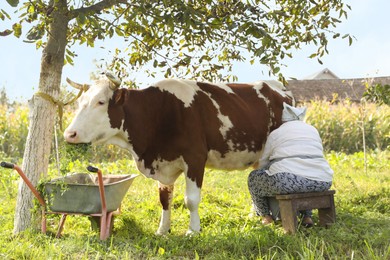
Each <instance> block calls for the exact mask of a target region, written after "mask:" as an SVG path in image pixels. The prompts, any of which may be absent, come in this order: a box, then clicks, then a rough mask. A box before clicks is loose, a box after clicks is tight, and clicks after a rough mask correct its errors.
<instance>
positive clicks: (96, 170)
mask: <svg viewBox="0 0 390 260" xmlns="http://www.w3.org/2000/svg"><path fill="white" fill-rule="evenodd" d="M87 170H88V171H90V172H98V171H99V169H98V168H96V167H93V166H91V165H89V166H88V167H87Z"/></svg>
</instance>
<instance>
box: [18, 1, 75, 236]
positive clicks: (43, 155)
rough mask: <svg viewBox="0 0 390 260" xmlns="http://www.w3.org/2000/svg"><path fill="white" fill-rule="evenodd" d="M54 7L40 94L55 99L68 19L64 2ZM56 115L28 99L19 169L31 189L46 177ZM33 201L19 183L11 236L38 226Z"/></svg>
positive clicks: (49, 104) (36, 100)
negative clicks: (23, 144) (27, 129)
mask: <svg viewBox="0 0 390 260" xmlns="http://www.w3.org/2000/svg"><path fill="white" fill-rule="evenodd" d="M53 7H54V9H53V12H52V13H51V15H50V16H51V19H52V20H51V24H50V27H49V32H48V40H47V44H46V47H45V48H44V50H43V53H42V60H41V72H40V79H39V91H40V92H43V93H46V94H48V95H50V96H52V97H53V98H54V99H55V100H57V99H58V96H59V93H60V83H61V76H62V69H63V65H64V55H65V48H66V44H67V39H66V37H67V29H68V23H69V17H68V16H67V14H68V10H67V2H66V0H58V1H54V6H53ZM55 116H56V106H55V104H53V103H52V102H50V101H48V100H46V99H43V98H42V97H40V96H37V95H35V96H33V98H32V99H31V100H30V116H29V119H30V125H29V132H28V136H27V141H26V147H25V151H24V156H23V165H22V169H23V171H24V173H25V174H26V175H27V177H28V178H29V179H30V180H31V182H32V183H33V185H34V186H36V185H37V184H38V181H39V179H40V178H41V177H42V176H46V175H47V169H48V164H49V156H50V149H51V143H52V136H53V127H54V123H55ZM33 199H34V196H33V194H32V192H31V191H30V190H29V189H28V187H27V185H26V184H25V183H24V182H23V181H22V180H21V181H20V183H19V188H18V196H17V204H16V210H15V219H14V233H19V232H21V231H23V230H25V229H27V228H30V227H33V228H37V227H38V226H37V224H38V223H39V222H36V221H33V219H38V218H35V217H34V216H37V214H39V210H38V211H37V213H36V214H35V213H33V211H32V209H33V206H34V205H33Z"/></svg>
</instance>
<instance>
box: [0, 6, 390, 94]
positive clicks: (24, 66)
mask: <svg viewBox="0 0 390 260" xmlns="http://www.w3.org/2000/svg"><path fill="white" fill-rule="evenodd" d="M344 2H345V3H347V4H349V5H350V6H351V7H352V10H351V11H350V12H349V14H348V19H346V20H345V19H343V22H342V23H341V24H339V26H338V27H337V29H336V30H337V31H338V32H340V33H341V35H343V34H346V33H349V34H351V35H352V36H353V37H355V38H356V39H354V42H353V44H352V45H351V46H349V44H348V40H342V39H336V40H333V39H329V41H330V42H329V45H328V50H329V54H328V55H326V56H325V57H322V58H321V60H322V62H323V64H322V65H321V64H319V63H318V62H317V60H316V59H309V58H308V56H309V55H310V54H311V53H312V52H313V50H315V48H313V47H311V46H307V47H304V48H302V49H301V50H299V51H294V52H293V58H292V59H290V58H288V59H286V60H284V61H283V63H284V64H285V65H286V66H285V67H282V69H281V72H282V73H283V75H284V76H285V77H286V78H287V79H288V78H297V79H303V78H305V77H307V76H309V75H312V74H314V73H316V72H319V71H321V70H323V69H325V68H328V69H330V70H331V71H332V72H333V73H335V74H336V75H337V76H338V77H340V78H343V79H351V78H371V77H380V76H390V33H389V25H390V20H389V19H388V18H387V17H388V10H390V1H388V0H370V1H369V0H345V1H344ZM6 5H7V3H5V1H2V3H1V4H0V8H2V9H5V10H7V11H8V12H10V10H11V9H10V8H8V7H7V6H6ZM4 26H5V24H4V22H2V21H0V31H3V30H4V29H6V28H5V27H4ZM118 41H120V40H118V39H117V40H111V41H106V42H97V43H95V48H88V47H86V46H80V47H78V48H75V49H74V50H75V51H76V53H77V55H78V57H76V58H75V59H74V63H75V65H74V66H70V65H66V66H65V67H64V70H63V80H62V82H65V81H64V79H65V78H66V77H69V78H71V79H72V80H74V81H76V82H80V83H88V82H89V78H90V74H91V73H93V72H97V71H98V69H97V67H96V63H95V62H94V60H101V59H105V60H107V61H110V60H111V58H112V57H111V54H110V53H108V50H110V49H111V50H113V49H114V48H115V46H116V47H118V46H121V45H123V42H118ZM103 46H104V47H106V49H102V48H100V47H103ZM107 47H108V49H107ZM41 55H42V49H39V50H36V48H35V44H29V43H24V42H23V41H22V39H21V38H20V39H17V38H15V37H14V36H8V37H0V58H1V63H0V64H1V65H0V89H2V88H5V90H6V93H7V96H8V98H9V99H10V100H12V101H13V100H17V101H26V100H28V99H30V98H31V97H32V96H33V94H34V93H35V92H36V91H37V89H38V82H39V74H40V61H41ZM232 73H233V74H235V75H236V76H237V77H238V81H239V82H253V81H257V80H264V79H272V77H269V76H268V71H267V68H266V67H260V66H258V65H257V66H256V65H252V66H251V65H249V64H246V63H239V64H235V66H234V67H233V72H232ZM132 77H133V78H137V79H141V80H142V81H144V82H145V84H146V85H148V84H153V82H156V81H158V80H161V79H162V75H161V78H158V77H156V78H147V76H146V75H143V74H140V75H132Z"/></svg>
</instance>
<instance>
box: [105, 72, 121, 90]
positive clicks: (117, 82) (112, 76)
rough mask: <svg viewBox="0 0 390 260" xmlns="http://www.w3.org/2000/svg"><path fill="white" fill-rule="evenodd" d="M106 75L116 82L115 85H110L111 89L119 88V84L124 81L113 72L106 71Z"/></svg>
mask: <svg viewBox="0 0 390 260" xmlns="http://www.w3.org/2000/svg"><path fill="white" fill-rule="evenodd" d="M104 74H105V75H106V77H107V78H108V79H109V80H110V81H111V82H112V83H114V86H111V85H110V89H112V90H115V89H117V88H119V86H120V85H121V83H122V80H120V79H119V78H118V77H116V76H114V75H113V74H112V73H111V72H108V71H107V72H106V73H104Z"/></svg>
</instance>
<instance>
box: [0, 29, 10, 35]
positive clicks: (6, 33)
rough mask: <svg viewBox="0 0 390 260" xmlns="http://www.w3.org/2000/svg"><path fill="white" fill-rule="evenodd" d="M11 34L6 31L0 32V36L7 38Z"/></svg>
mask: <svg viewBox="0 0 390 260" xmlns="http://www.w3.org/2000/svg"><path fill="white" fill-rule="evenodd" d="M11 33H12V31H11V30H8V29H7V30H4V31H2V32H0V36H8V35H10V34H11Z"/></svg>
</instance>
